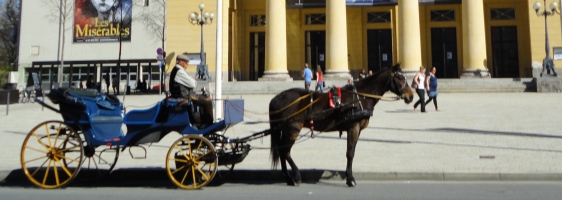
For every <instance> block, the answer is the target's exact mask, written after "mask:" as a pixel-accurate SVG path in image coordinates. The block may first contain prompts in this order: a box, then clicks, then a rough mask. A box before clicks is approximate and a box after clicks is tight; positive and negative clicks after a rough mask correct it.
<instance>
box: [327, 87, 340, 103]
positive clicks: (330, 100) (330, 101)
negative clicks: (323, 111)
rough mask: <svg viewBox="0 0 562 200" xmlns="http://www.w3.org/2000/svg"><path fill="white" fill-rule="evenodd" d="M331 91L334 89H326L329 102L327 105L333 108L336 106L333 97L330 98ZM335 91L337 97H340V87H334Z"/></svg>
mask: <svg viewBox="0 0 562 200" xmlns="http://www.w3.org/2000/svg"><path fill="white" fill-rule="evenodd" d="M333 91H334V90H330V91H328V99H329V104H330V105H329V106H330V108H335V107H336V104H335V103H334V98H332V92H333ZM335 91H336V92H337V93H338V94H337V95H338V99H341V88H340V87H336V88H335ZM338 104H339V102H338Z"/></svg>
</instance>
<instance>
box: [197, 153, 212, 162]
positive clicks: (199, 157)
mask: <svg viewBox="0 0 562 200" xmlns="http://www.w3.org/2000/svg"><path fill="white" fill-rule="evenodd" d="M210 153H212V152H207V153H205V154H203V155H201V156H198V157H197V158H195V160H201V158H203V157H205V156H206V155H209V154H210Z"/></svg>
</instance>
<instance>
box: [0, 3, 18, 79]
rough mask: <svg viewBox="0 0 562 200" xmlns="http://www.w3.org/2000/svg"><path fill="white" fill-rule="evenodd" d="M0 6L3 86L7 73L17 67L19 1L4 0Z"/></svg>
mask: <svg viewBox="0 0 562 200" xmlns="http://www.w3.org/2000/svg"><path fill="white" fill-rule="evenodd" d="M0 6H1V8H0V84H4V83H6V82H7V74H8V72H9V71H15V70H17V66H18V64H17V61H18V38H19V31H20V13H21V1H19V0H5V1H1V2H0Z"/></svg>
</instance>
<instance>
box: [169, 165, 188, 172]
mask: <svg viewBox="0 0 562 200" xmlns="http://www.w3.org/2000/svg"><path fill="white" fill-rule="evenodd" d="M183 168H185V165H184V166H181V167H180V168H177V169H176V170H174V171H173V172H172V174H175V173H176V172H179V171H181V170H183Z"/></svg>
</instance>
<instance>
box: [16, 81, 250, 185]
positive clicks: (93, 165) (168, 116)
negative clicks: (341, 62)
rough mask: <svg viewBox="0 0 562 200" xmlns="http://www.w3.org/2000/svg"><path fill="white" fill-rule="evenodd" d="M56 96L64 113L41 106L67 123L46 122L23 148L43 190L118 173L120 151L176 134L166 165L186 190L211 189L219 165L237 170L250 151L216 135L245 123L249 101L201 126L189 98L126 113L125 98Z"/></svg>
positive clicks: (232, 104) (230, 103) (25, 165)
mask: <svg viewBox="0 0 562 200" xmlns="http://www.w3.org/2000/svg"><path fill="white" fill-rule="evenodd" d="M48 97H49V99H50V100H51V101H52V102H53V103H55V104H59V108H60V109H56V108H54V107H51V106H50V105H48V104H45V103H44V102H40V101H39V103H41V104H42V105H44V106H46V107H47V108H49V109H51V110H53V111H55V112H59V113H60V114H61V115H62V118H63V121H46V122H43V123H40V124H39V125H37V126H36V127H35V128H33V129H32V130H31V131H30V132H29V134H28V135H27V137H26V139H25V141H24V143H23V146H22V149H21V165H22V169H23V171H24V172H25V174H26V176H27V178H28V179H29V180H30V181H31V182H32V183H33V184H35V185H37V186H39V187H41V188H58V187H61V186H64V185H66V184H67V183H69V182H70V181H71V180H73V179H74V178H75V177H77V175H78V174H79V172H80V178H82V179H86V180H95V179H98V178H100V177H102V176H104V175H107V174H108V173H110V172H111V171H112V170H113V168H114V166H115V164H116V162H117V159H118V158H119V152H120V151H123V150H125V149H126V148H128V147H141V148H142V146H139V145H141V144H146V143H155V142H158V141H160V140H161V139H162V138H163V137H164V136H166V135H167V134H168V133H170V132H177V133H180V134H181V135H182V137H181V138H179V139H178V140H176V141H175V142H174V143H173V144H172V146H171V147H170V148H169V151H168V153H167V158H166V164H165V166H166V172H167V174H168V176H169V177H170V179H171V180H172V182H173V183H174V184H176V185H177V186H178V187H180V188H185V189H197V188H200V187H203V186H204V185H206V184H208V183H209V182H210V181H211V180H212V179H213V177H214V176H215V174H216V173H217V166H218V165H230V167H233V165H234V164H236V163H238V162H241V161H242V160H243V159H244V157H245V156H246V155H247V154H248V152H249V150H250V146H249V145H248V144H246V142H245V141H243V140H229V139H228V138H226V137H224V136H223V135H220V134H217V133H216V132H217V131H222V130H225V129H226V128H228V127H230V126H232V125H234V124H236V123H238V122H241V121H243V109H244V102H243V100H224V120H221V121H219V122H216V123H213V124H211V125H209V126H207V127H205V128H197V127H195V126H194V125H193V124H192V123H191V122H190V120H192V119H193V114H194V112H196V111H195V109H196V108H195V107H194V106H193V105H192V104H191V102H189V101H186V100H185V99H173V98H165V99H163V100H162V101H160V102H158V103H157V104H156V105H154V106H153V107H151V108H148V109H144V110H132V111H129V112H127V113H126V114H123V113H124V112H123V111H124V107H123V104H122V103H121V102H119V100H118V99H117V98H115V97H114V96H111V95H106V94H104V93H100V92H98V91H97V90H92V89H59V90H54V91H51V92H50V93H49V95H48ZM123 125H125V126H126V129H127V132H126V133H124V132H123V131H122V126H123ZM231 169H232V168H231Z"/></svg>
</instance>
